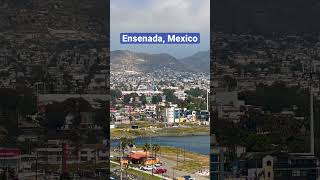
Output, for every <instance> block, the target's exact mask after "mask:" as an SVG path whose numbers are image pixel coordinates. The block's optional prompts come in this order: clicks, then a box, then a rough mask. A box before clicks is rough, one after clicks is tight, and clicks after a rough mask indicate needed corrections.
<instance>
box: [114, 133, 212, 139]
mask: <svg viewBox="0 0 320 180" xmlns="http://www.w3.org/2000/svg"><path fill="white" fill-rule="evenodd" d="M205 135H210V133H209V132H193V133H166V134H162V133H159V134H152V135H136V136H130V137H131V138H132V139H138V138H148V137H184V136H205ZM122 137H127V136H122ZM122 137H119V136H117V137H113V136H112V133H110V140H119V139H120V138H122Z"/></svg>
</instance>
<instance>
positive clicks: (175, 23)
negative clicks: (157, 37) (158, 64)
mask: <svg viewBox="0 0 320 180" xmlns="http://www.w3.org/2000/svg"><path fill="white" fill-rule="evenodd" d="M110 7H111V14H110V22H111V24H110V48H111V51H114V50H120V49H122V50H131V51H135V52H145V53H153V54H156V53H168V54H171V55H173V56H175V57H177V58H183V57H187V56H190V55H192V54H195V53H196V52H199V51H207V50H209V49H210V47H209V43H210V0H111V1H110ZM122 32H150V33H152V32H199V33H200V44H186V45H184V44H175V45H174V44H148V45H147V44H143V45H142V44H130V45H128V44H120V33H122Z"/></svg>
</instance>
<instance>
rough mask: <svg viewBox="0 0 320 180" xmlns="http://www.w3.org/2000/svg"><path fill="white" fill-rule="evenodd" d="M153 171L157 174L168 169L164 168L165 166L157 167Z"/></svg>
mask: <svg viewBox="0 0 320 180" xmlns="http://www.w3.org/2000/svg"><path fill="white" fill-rule="evenodd" d="M153 172H154V173H155V174H164V173H166V172H167V169H164V168H157V169H154V170H153Z"/></svg>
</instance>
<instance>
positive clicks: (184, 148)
mask: <svg viewBox="0 0 320 180" xmlns="http://www.w3.org/2000/svg"><path fill="white" fill-rule="evenodd" d="M183 161H186V145H184V146H183Z"/></svg>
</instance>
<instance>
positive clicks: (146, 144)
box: [142, 143, 151, 157]
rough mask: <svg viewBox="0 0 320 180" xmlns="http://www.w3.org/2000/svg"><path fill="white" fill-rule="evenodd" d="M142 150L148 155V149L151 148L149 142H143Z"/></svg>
mask: <svg viewBox="0 0 320 180" xmlns="http://www.w3.org/2000/svg"><path fill="white" fill-rule="evenodd" d="M142 149H143V151H144V152H146V156H147V157H148V151H150V149H151V145H150V144H149V143H145V144H144V145H143V147H142Z"/></svg>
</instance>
